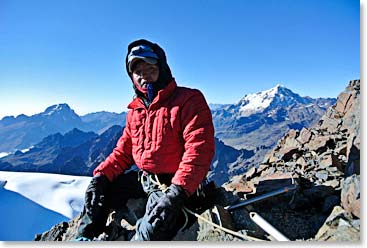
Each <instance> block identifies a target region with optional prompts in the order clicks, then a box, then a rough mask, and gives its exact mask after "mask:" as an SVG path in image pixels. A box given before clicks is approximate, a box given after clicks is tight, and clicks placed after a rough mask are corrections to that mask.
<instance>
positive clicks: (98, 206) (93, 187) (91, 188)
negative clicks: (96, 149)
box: [85, 174, 109, 217]
mask: <svg viewBox="0 0 367 248" xmlns="http://www.w3.org/2000/svg"><path fill="white" fill-rule="evenodd" d="M108 185H109V180H108V178H107V177H106V176H104V175H101V174H99V175H97V176H95V177H93V178H92V180H91V182H90V183H89V185H88V188H87V191H86V192H85V208H86V211H87V213H88V214H89V215H90V216H92V217H95V216H98V215H99V214H100V213H101V211H102V207H103V204H104V201H105V192H106V189H107V187H108Z"/></svg>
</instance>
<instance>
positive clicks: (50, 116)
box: [0, 103, 126, 155]
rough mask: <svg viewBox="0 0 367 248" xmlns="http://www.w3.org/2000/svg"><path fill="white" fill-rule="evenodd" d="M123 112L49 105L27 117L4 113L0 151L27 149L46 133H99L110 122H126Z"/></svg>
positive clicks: (115, 123)
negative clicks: (80, 110) (83, 112)
mask: <svg viewBox="0 0 367 248" xmlns="http://www.w3.org/2000/svg"><path fill="white" fill-rule="evenodd" d="M125 117H126V113H124V112H123V113H121V114H116V113H109V112H97V113H92V114H88V115H85V116H79V115H77V114H76V113H75V111H74V110H73V109H71V108H70V107H69V105H67V104H65V103H62V104H56V105H52V106H50V107H48V108H46V110H45V111H44V112H41V113H38V114H35V115H32V116H26V115H19V116H17V117H14V116H6V117H4V118H3V119H1V120H0V153H2V155H5V153H11V152H14V151H15V150H22V149H27V148H29V147H30V146H32V145H34V144H36V143H38V142H39V141H41V140H42V139H43V138H45V137H46V136H48V135H51V134H55V133H61V134H65V133H66V132H68V131H70V130H72V129H74V128H78V129H80V130H83V131H86V132H88V131H93V132H95V133H97V134H100V133H102V132H104V131H106V130H107V129H108V128H109V127H111V126H113V125H121V126H123V125H125Z"/></svg>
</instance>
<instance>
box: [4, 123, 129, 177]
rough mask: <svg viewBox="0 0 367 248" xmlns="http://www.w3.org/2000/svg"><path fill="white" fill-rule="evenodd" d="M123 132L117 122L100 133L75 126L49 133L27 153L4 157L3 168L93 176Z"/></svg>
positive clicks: (6, 169) (7, 169)
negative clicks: (63, 133) (61, 131)
mask: <svg viewBox="0 0 367 248" xmlns="http://www.w3.org/2000/svg"><path fill="white" fill-rule="evenodd" d="M121 134H122V127H121V126H117V125H115V126H112V127H110V128H109V129H108V130H106V131H105V132H104V133H102V134H101V135H97V134H96V133H93V132H88V133H87V132H83V131H80V130H79V129H76V128H74V129H73V130H71V131H70V132H67V133H66V134H65V135H62V134H60V133H56V134H53V135H49V136H47V137H46V138H44V139H43V140H42V141H41V142H40V143H38V144H36V145H34V147H32V148H31V149H29V150H28V151H26V152H24V153H23V152H21V151H17V152H15V153H14V154H11V155H8V156H6V157H4V158H1V159H0V170H3V171H23V172H46V173H58V174H68V175H79V176H92V172H93V170H94V168H95V167H96V166H97V165H98V164H99V163H100V162H102V161H104V160H105V158H106V157H107V156H108V155H109V154H110V153H111V152H112V149H113V148H114V147H115V145H116V143H117V140H118V138H119V137H120V136H121Z"/></svg>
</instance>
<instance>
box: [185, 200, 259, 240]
mask: <svg viewBox="0 0 367 248" xmlns="http://www.w3.org/2000/svg"><path fill="white" fill-rule="evenodd" d="M183 209H184V210H185V211H187V212H188V213H190V214H192V215H194V216H195V217H197V218H198V219H201V220H203V221H205V222H206V223H208V224H210V225H212V226H214V227H216V228H218V229H220V230H222V231H224V232H226V233H229V234H232V235H233V236H237V237H239V238H242V239H244V240H251V241H265V240H263V239H258V238H255V237H251V236H248V235H244V234H241V233H239V232H235V231H232V230H231V229H228V228H225V227H222V226H220V225H218V224H215V223H214V222H212V221H210V220H208V219H206V218H204V217H203V216H201V215H199V214H197V213H195V212H193V211H191V210H190V209H188V208H187V207H183Z"/></svg>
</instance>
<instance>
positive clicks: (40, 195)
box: [0, 171, 90, 241]
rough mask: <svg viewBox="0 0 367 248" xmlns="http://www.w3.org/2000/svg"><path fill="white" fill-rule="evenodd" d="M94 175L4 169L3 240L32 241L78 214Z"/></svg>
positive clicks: (0, 192)
mask: <svg viewBox="0 0 367 248" xmlns="http://www.w3.org/2000/svg"><path fill="white" fill-rule="evenodd" d="M89 182H90V177H77V176H66V175H57V174H46V173H25V172H3V171H0V199H2V200H1V201H0V219H1V225H0V241H32V240H33V239H34V238H35V235H36V234H37V233H42V232H44V231H47V230H48V229H50V228H51V227H52V226H53V225H55V224H56V223H59V222H62V221H68V220H70V219H71V218H73V217H75V216H77V215H78V214H79V213H80V212H81V211H82V208H83V204H84V194H85V190H86V188H87V186H88V184H89Z"/></svg>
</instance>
